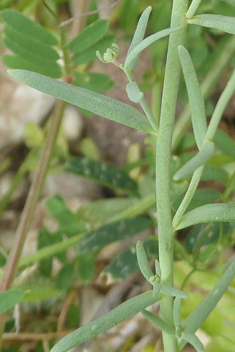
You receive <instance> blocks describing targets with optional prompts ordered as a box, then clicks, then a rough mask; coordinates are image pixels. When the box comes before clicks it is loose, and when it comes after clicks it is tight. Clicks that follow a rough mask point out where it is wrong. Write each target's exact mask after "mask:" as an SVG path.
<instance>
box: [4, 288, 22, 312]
mask: <svg viewBox="0 0 235 352" xmlns="http://www.w3.org/2000/svg"><path fill="white" fill-rule="evenodd" d="M24 295H25V292H24V291H22V290H19V289H12V290H7V291H4V292H1V293H0V314H1V313H3V312H5V311H7V310H9V309H11V308H12V307H14V305H16V304H17V303H19V302H20V301H21V300H22V298H23V297H24Z"/></svg>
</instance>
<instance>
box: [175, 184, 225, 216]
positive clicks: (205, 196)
mask: <svg viewBox="0 0 235 352" xmlns="http://www.w3.org/2000/svg"><path fill="white" fill-rule="evenodd" d="M220 196H221V194H220V192H218V191H217V190H216V189H211V188H200V189H198V190H196V192H195V193H194V196H193V198H192V200H191V202H190V204H189V205H188V207H187V211H191V210H193V209H195V208H197V207H200V206H202V205H205V204H210V203H214V202H215V201H217V200H218V199H219V198H220ZM181 201H182V195H180V196H179V197H178V198H177V199H176V200H175V201H174V202H173V204H172V209H173V210H174V211H177V209H178V207H179V206H180V203H181Z"/></svg>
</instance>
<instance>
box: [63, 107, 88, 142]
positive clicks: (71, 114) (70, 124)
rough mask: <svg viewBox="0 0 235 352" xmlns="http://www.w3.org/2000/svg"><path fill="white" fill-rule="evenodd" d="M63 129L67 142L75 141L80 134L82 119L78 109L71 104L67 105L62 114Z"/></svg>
mask: <svg viewBox="0 0 235 352" xmlns="http://www.w3.org/2000/svg"><path fill="white" fill-rule="evenodd" d="M62 123H63V130H64V133H65V136H66V137H67V139H68V141H69V142H73V141H77V140H78V139H79V138H80V137H81V134H82V130H83V121H82V117H81V115H80V113H79V110H78V109H77V108H76V107H75V106H73V105H68V106H67V107H66V109H65V112H64V116H63V121H62Z"/></svg>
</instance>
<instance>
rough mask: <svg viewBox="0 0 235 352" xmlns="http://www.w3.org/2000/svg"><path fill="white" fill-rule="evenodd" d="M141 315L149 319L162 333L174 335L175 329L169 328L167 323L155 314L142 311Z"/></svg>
mask: <svg viewBox="0 0 235 352" xmlns="http://www.w3.org/2000/svg"><path fill="white" fill-rule="evenodd" d="M141 313H142V314H143V316H144V317H145V318H147V319H149V320H150V321H151V322H152V323H153V324H154V325H156V326H157V327H158V328H159V329H161V330H162V331H165V332H167V333H168V334H169V335H174V334H175V329H174V328H173V327H172V326H170V325H169V324H168V323H166V322H165V320H163V319H162V318H160V317H159V316H157V315H156V314H154V313H152V312H149V311H148V310H143V311H142V312H141Z"/></svg>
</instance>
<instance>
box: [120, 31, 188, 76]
mask: <svg viewBox="0 0 235 352" xmlns="http://www.w3.org/2000/svg"><path fill="white" fill-rule="evenodd" d="M180 28H181V27H176V28H167V29H163V30H162V31H160V32H157V33H155V34H152V35H150V36H149V37H147V38H145V39H144V40H143V41H142V42H141V43H139V44H138V45H136V46H135V47H134V49H132V50H131V51H130V52H129V54H128V55H127V57H126V61H125V65H124V67H125V68H128V69H129V67H133V64H134V63H135V59H136V57H137V56H138V55H139V54H140V52H141V51H142V50H144V49H146V48H147V47H148V46H149V45H151V44H153V43H154V42H156V41H157V40H158V39H161V38H164V37H166V36H168V35H170V34H172V33H174V32H176V31H178V30H179V29H180Z"/></svg>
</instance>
